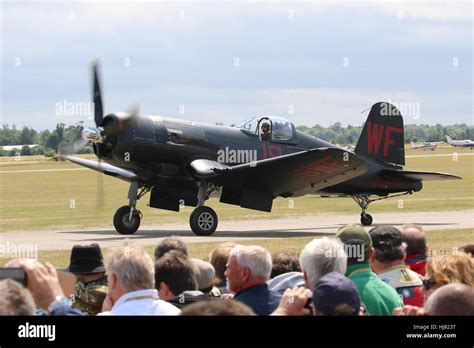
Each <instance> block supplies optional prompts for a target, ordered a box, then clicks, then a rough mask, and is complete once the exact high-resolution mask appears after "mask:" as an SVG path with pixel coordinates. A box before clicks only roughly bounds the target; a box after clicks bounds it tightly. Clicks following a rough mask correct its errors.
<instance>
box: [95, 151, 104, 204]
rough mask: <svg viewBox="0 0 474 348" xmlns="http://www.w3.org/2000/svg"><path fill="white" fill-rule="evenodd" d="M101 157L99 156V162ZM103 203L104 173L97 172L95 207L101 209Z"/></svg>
mask: <svg viewBox="0 0 474 348" xmlns="http://www.w3.org/2000/svg"><path fill="white" fill-rule="evenodd" d="M101 162H102V159H101V158H100V156H99V163H101ZM104 205H105V191H104V174H102V173H97V187H96V196H95V208H96V209H102V208H103V207H104Z"/></svg>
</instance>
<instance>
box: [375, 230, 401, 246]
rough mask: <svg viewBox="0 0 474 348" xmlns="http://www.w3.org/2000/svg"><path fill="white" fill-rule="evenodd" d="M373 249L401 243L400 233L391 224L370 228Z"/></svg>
mask: <svg viewBox="0 0 474 348" xmlns="http://www.w3.org/2000/svg"><path fill="white" fill-rule="evenodd" d="M370 238H371V239H372V243H373V245H374V248H375V249H379V250H380V249H391V248H396V247H399V246H400V245H402V242H403V240H402V233H401V232H400V231H399V230H398V229H396V228H395V227H392V226H378V227H375V228H373V229H372V230H370Z"/></svg>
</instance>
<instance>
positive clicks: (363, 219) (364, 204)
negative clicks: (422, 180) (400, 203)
mask: <svg viewBox="0 0 474 348" xmlns="http://www.w3.org/2000/svg"><path fill="white" fill-rule="evenodd" d="M412 193H413V191H407V192H403V193H399V194H396V195H391V196H388V195H387V196H384V197H379V198H375V199H370V198H369V196H367V195H353V196H351V197H352V199H354V201H355V202H356V203H357V205H358V206H359V207H360V208H361V209H362V213H361V214H360V223H361V224H362V225H363V226H370V225H372V222H373V219H372V215H370V214H367V209H368V208H369V204H370V203H372V202H375V201H380V200H382V199H387V198H392V197H397V196H404V195H411V194H412Z"/></svg>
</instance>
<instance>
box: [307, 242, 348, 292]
mask: <svg viewBox="0 0 474 348" xmlns="http://www.w3.org/2000/svg"><path fill="white" fill-rule="evenodd" d="M300 266H301V269H302V270H303V271H304V272H306V276H307V278H308V283H309V285H310V286H311V289H312V288H313V287H314V286H315V284H316V283H317V282H318V280H319V279H320V278H321V277H323V276H324V275H326V274H328V273H330V272H339V273H342V274H344V273H346V269H347V255H346V253H345V251H344V244H342V242H341V241H340V240H339V239H336V238H332V239H329V238H326V237H324V238H321V239H313V240H312V241H311V242H309V243H308V244H306V246H305V247H304V249H303V251H302V252H301V255H300Z"/></svg>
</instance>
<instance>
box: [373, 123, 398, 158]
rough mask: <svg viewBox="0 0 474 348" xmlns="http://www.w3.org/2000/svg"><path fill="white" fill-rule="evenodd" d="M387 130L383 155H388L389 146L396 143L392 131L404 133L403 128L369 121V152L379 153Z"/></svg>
mask: <svg viewBox="0 0 474 348" xmlns="http://www.w3.org/2000/svg"><path fill="white" fill-rule="evenodd" d="M384 131H385V137H384V146H383V156H384V157H387V156H388V147H389V146H390V145H395V140H393V139H392V138H391V134H392V133H398V134H403V129H402V128H399V127H392V126H387V127H385V125H383V124H379V123H373V122H370V121H368V122H367V152H368V153H369V154H379V152H380V144H381V142H382V137H383V134H384Z"/></svg>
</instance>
